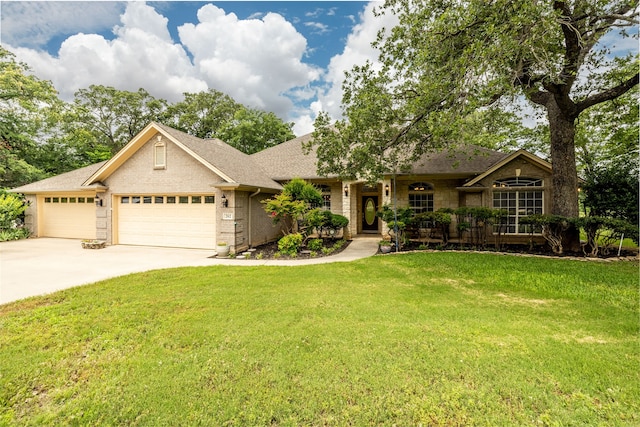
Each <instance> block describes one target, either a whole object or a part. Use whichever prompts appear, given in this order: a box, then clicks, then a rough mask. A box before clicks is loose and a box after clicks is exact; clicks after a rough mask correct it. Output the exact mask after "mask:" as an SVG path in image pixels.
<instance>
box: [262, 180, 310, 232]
mask: <svg viewBox="0 0 640 427" xmlns="http://www.w3.org/2000/svg"><path fill="white" fill-rule="evenodd" d="M262 203H264V205H265V207H264V210H265V211H266V212H267V214H268V215H269V216H270V217H271V218H272V219H273V222H274V223H275V224H280V223H282V224H283V230H282V232H283V234H284V235H288V234H293V233H298V232H301V231H306V230H301V225H303V226H304V224H305V222H306V221H305V218H306V216H307V215H308V213H309V212H310V211H311V210H312V209H314V207H315V206H317V205H319V204H320V203H322V193H320V191H319V190H318V189H317V188H316V187H314V186H313V184H310V183H308V182H306V181H305V180H303V179H300V178H294V179H292V180H291V181H290V182H288V183H287V184H286V185H285V186H284V187H283V189H282V193H280V194H278V195H276V196H275V197H273V198H271V199H267V200H263V201H262ZM305 234H306V233H305Z"/></svg>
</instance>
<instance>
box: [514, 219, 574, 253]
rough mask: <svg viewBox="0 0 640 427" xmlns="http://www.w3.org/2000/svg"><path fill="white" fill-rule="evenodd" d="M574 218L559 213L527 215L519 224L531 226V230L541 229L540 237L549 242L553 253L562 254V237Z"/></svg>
mask: <svg viewBox="0 0 640 427" xmlns="http://www.w3.org/2000/svg"><path fill="white" fill-rule="evenodd" d="M575 221H576V220H575V219H572V218H566V217H563V216H560V215H541V214H535V215H529V216H527V217H524V218H522V219H521V220H520V223H521V224H528V225H530V226H532V228H531V230H532V232H533V230H536V229H538V230H541V232H542V237H544V239H545V240H546V241H547V243H549V246H551V250H552V251H553V253H554V254H558V255H560V254H562V253H563V248H562V239H563V238H564V235H565V233H566V231H567V230H568V229H569V228H570V227H571V225H572V223H574V222H575Z"/></svg>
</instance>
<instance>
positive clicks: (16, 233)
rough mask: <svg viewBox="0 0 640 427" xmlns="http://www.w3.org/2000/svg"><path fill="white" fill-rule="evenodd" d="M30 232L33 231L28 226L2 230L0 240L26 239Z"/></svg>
mask: <svg viewBox="0 0 640 427" xmlns="http://www.w3.org/2000/svg"><path fill="white" fill-rule="evenodd" d="M30 234H31V232H30V231H29V230H28V229H27V228H22V227H20V228H13V229H9V230H0V242H8V241H10V240H20V239H26V238H27V237H29V235H30Z"/></svg>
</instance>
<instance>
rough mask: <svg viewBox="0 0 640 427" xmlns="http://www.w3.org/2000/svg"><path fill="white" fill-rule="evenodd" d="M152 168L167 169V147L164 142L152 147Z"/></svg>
mask: <svg viewBox="0 0 640 427" xmlns="http://www.w3.org/2000/svg"><path fill="white" fill-rule="evenodd" d="M153 167H154V169H165V168H166V167H167V147H166V145H164V142H156V143H155V144H154V146H153Z"/></svg>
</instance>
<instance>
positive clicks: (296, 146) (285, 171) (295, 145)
mask: <svg viewBox="0 0 640 427" xmlns="http://www.w3.org/2000/svg"><path fill="white" fill-rule="evenodd" d="M312 138H313V136H312V134H310V133H309V134H307V135H303V136H299V137H298V138H295V139H292V140H290V141H287V142H283V143H282V144H278V145H276V146H274V147H270V148H267V149H266V150H262V151H259V152H257V153H255V154H252V155H251V158H253V160H254V161H255V162H256V163H258V164H259V165H260V166H261V167H262V169H264V171H265V172H266V173H267V175H269V176H270V177H271V178H272V179H275V180H287V179H291V178H303V179H313V178H321V177H320V176H319V175H318V172H317V163H318V157H317V156H316V153H315V151H311V152H310V153H309V154H305V152H304V150H303V149H302V145H303V144H304V143H306V142H309V141H310V140H311V139H312Z"/></svg>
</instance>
